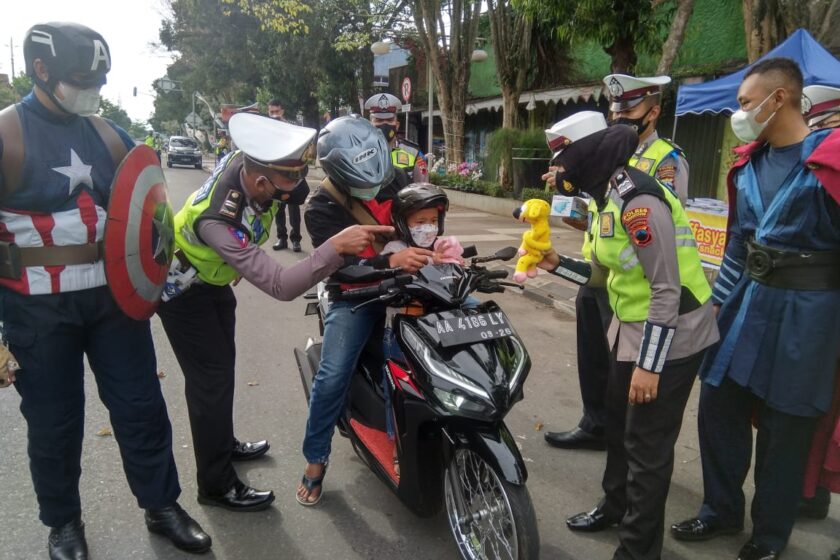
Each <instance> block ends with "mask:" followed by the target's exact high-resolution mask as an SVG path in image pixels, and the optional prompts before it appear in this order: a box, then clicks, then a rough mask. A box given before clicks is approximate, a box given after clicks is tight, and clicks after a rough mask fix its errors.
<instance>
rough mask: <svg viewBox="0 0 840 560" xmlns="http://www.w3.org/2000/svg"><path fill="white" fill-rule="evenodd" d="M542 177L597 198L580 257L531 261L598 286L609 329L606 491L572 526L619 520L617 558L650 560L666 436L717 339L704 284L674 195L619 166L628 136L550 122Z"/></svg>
mask: <svg viewBox="0 0 840 560" xmlns="http://www.w3.org/2000/svg"><path fill="white" fill-rule="evenodd" d="M553 130H555V131H556V132H557V133H558V135H560V136H562V137H563V138H564V140H563V141H562V142H561V143H560V144H558V145H556V147H555V154H554V159H553V162H552V163H553V166H554V168H555V171H554V173H552V176H551V177H550V178H549V180H548V182H549V184H552V185H554V186H555V187H556V188H557V190H558V192H560V193H562V194H566V195H576V194H579V193H580V192H585V193H587V194H588V195H589V196H591V197H592V199H593V200H594V203H595V207H594V209H595V212H594V213H593V215H592V219H591V224H590V226H589V230H588V235H589V236H590V239H591V246H592V254H591V260H590V261H580V260H576V259H571V258H567V257H563V256H560V255H558V254H557V253H555V252H553V251H551V252H549V254H547V255H546V257H545V259H544V260H543V262H542V263H540V267H542V268H545V269H547V270H549V271H551V272H552V273H553V274H556V275H558V276H561V277H563V278H565V279H568V280H570V281H572V282H575V283H577V284H579V285H587V286H604V285H606V286H607V290H608V294H609V301H610V307H611V308H612V310H613V312H614V314H615V317H614V319H613V321H612V324H611V326H610V330H609V336H608V340H609V347H610V349H611V351H612V361H613V363H612V367H611V370H610V376H609V380H608V389H607V425H606V436H607V465H606V469H605V471H604V477H603V490H604V497H603V499H602V500H601V501H600V503H599V504H598V505H597V506H596V507H595V508H594V509H593V510H591V511H589V512H586V513H580V514H577V515H575V516H573V517H570V518H569V519H568V520H567V521H566V524H567V526H568V527H569V528H570V529H571V530H573V531H584V532H593V531H600V530H603V529H606V528H608V527H610V526H612V525H616V524H620V528H619V532H618V534H619V540H620V544H619V547H618V549H617V550H616V553H615V556H614V557H613V558H616V559H631V558H632V559H634V560H646V559H650V560H658V559H659V558H660V555H661V551H662V539H663V527H664V524H663V517H664V513H665V499H666V496H667V494H668V487H669V485H670V478H671V472H672V470H673V461H674V457H673V453H674V443H675V442H676V440H677V436H678V435H679V432H680V426H681V423H682V417H683V411H684V409H685V405H686V402H687V400H688V397H689V394H690V393H691V388H692V386H693V384H694V379H695V377H696V374H697V370H698V369H699V367H700V362H701V360H702V357H703V353H704V351H705V349H706V348H707V347H709V346H710V345H712V344H714V343H715V342H716V341H717V339H718V332H717V326H716V323H715V318H714V314H713V311H712V305H711V300H710V297H711V288H710V287H709V284H708V282H707V281H706V277H705V275H704V274H703V270H702V267H701V264H700V256H699V254H698V252H697V247H696V244H695V241H694V236H693V234H692V231H691V227H690V226H689V222H688V218H687V217H686V214H685V211H684V210H683V208H682V205H681V204H680V201H679V199H678V198H677V197H676V196H675V195H674V194H673V193H672V192H671V190H670V189H668V188H667V187H665V186H664V185H662V184H661V183H659V182H658V181H656V180H655V179H653V178H652V177H651V176H650V175H648V174H646V173H643V172H642V171H640V170H638V169H635V168H633V167H630V166H628V165H627V161H628V160H629V158H630V157H631V156H632V155H633V153H634V151H635V149H636V146H637V143H638V136H637V134H636V132H635V131H634V130H633V129H632V128H630V127H628V126H624V125H615V126H611V127H607V124H606V121H605V119H604V117H603V115H602V114H601V113H597V112H593V111H585V112H582V113H578V114H575V115H573V116H571V117H569V118H567V119H564V120H563V121H561V123H559V125H557V126H555V127H553Z"/></svg>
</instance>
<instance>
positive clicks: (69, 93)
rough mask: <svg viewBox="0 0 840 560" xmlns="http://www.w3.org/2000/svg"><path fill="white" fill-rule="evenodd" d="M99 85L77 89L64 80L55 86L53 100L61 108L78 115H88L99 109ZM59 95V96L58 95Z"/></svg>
mask: <svg viewBox="0 0 840 560" xmlns="http://www.w3.org/2000/svg"><path fill="white" fill-rule="evenodd" d="M100 89H102V88H101V86H98V87H94V88H89V89H79V88H77V87H75V86H71V85H70V84H66V83H64V82H58V85H57V86H56V88H55V93H56V94H57V95H55V100H56V101H57V102H58V104H59V105H60V106H61V108H62V109H64V110H65V111H67V112H68V113H73V114H74V115H79V116H80V117H90V116H91V115H95V114H96V112H97V111H98V110H99V90H100ZM59 96H60V97H59Z"/></svg>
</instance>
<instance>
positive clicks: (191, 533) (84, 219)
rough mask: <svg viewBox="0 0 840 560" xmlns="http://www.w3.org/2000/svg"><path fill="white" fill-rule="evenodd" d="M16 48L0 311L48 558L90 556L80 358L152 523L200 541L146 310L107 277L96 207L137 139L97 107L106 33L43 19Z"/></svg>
mask: <svg viewBox="0 0 840 560" xmlns="http://www.w3.org/2000/svg"><path fill="white" fill-rule="evenodd" d="M24 57H25V59H26V71H27V74H28V75H29V76H30V77H31V78H32V80H33V83H34V87H33V91H32V92H31V93H30V94H29V95H27V96H26V97H25V98H24V99H23V101H21V103H19V104H17V105H14V106H12V107H9V108H7V109H5V110H4V111H2V112H0V141H2V147H1V148H0V149H2V177H0V320H2V322H3V335H4V338H5V340H6V342H7V343H8V345H9V349H10V350H11V351H12V353H13V354H14V356H15V358H16V360H17V362H18V364H19V366H20V369H19V370H18V371H17V374H16V376H15V377H16V379H14V385H15V388H16V389H17V391H18V393H19V394H20V397H21V404H20V410H21V413H22V414H23V416H24V418H25V419H26V422H27V426H28V440H29V446H28V450H29V458H30V470H31V475H32V481H33V484H34V487H35V493H36V495H37V497H38V504H39V508H40V519H41V521H42V522H43V523H44V524H45V525H47V526H49V527H50V528H51V529H50V535H49V540H48V546H49V557H50V558H51V559H58V560H64V559H73V560H83V559H86V558H88V550H87V543H86V541H85V535H84V523H83V522H82V519H81V499H80V495H79V478H80V476H81V467H80V459H81V452H82V434H83V427H84V399H85V397H84V380H83V376H84V363H83V358H84V356H87V358H88V361H89V363H90V367H91V370H92V371H93V373H94V376H95V378H96V382H97V386H98V391H99V395H100V398H101V399H102V401H103V403H104V404H105V406H106V407H107V408H108V410H109V412H110V419H111V424H112V427H113V432H114V436H115V438H116V440H117V443H118V444H119V447H120V454H121V456H122V460H123V466H124V470H125V473H126V478H127V479H128V483H129V487H130V488H131V491H132V493H133V494H134V495H135V497H136V499H137V503H138V505H139V506H140V507H141V508H143V509H145V510H146V513H145V520H146V525H147V527H148V529H149V531H152V532H154V533H158V534H161V535H163V536H165V537H167V538H168V539H170V540H171V541H172V542H173V544H174V545H175V546H177V547H178V548H181V549H183V550H186V551H189V552H204V551H206V550H208V549H209V548H210V546H211V539H210V537H209V536H208V535H207V534H206V533H204V531H203V530H202V529H201V527H199V525H198V524H197V523H196V522H195V521H194V520H193V519H192V518H191V517H190V516H189V515H188V514H187V513H186V512H185V511H184V510H183V509H181V507H180V506H179V505H178V503H177V499H178V496H179V494H180V486H179V484H178V473H177V470H176V467H175V461H174V458H173V455H172V429H171V426H170V423H169V418H168V416H167V412H166V404H165V402H164V400H163V395H162V394H161V389H160V383H159V381H158V379H157V375H156V362H155V352H154V347H153V345H152V337H151V331H150V327H149V322H148V321H135V320H134V319H131V318H129V317H128V316H127V315H125V314H124V313H123V312H122V311H121V310H120V309H119V307H118V306H117V304H116V302H115V301H114V298H113V296H112V295H111V293H110V292H109V289H108V286H107V285H106V278H105V271H104V264H103V260H102V239H103V233H104V229H105V222H106V211H105V208H107V207H108V201H109V196H110V189H111V184H112V181H113V178H114V174H115V172H116V169H117V167H118V165H119V163H120V162H121V161H122V159H123V158H124V157H125V155H126V154H127V153H128V150H129V149H130V148H132V147H133V146H134V143H133V142H132V140H131V139H130V138H129V136H128V135H127V133H126V132H125V131H124V130H122V129H120V128H119V127H117V126H115V125H114V124H113V123H111V122H110V121H106V120H104V119H102V118H99V117H96V116H94V115H95V113H96V111H97V109H98V107H99V90H100V88H101V87H102V85H103V84H104V83H105V75H106V73H107V72H108V70H110V67H111V59H110V51H109V49H108V45H107V43H106V42H105V39H104V38H103V37H102V36H101V35H100V34H99V33H96V32H95V31H93V30H91V29H89V28H87V27H84V26H82V25H78V24H73V23H47V24H39V25H35V26H33V27H32V28H31V29H30V30H29V31H28V32H27V34H26V38H25V40H24Z"/></svg>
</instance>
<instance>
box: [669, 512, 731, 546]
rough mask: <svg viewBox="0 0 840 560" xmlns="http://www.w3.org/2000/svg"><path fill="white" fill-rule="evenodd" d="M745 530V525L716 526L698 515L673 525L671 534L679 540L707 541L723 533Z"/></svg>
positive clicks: (729, 533) (728, 533)
mask: <svg viewBox="0 0 840 560" xmlns="http://www.w3.org/2000/svg"><path fill="white" fill-rule="evenodd" d="M743 530H744V528H743V527H716V526H714V525H712V524H709V523H707V522H705V521H703V520H702V519H698V518H696V517H692V518H691V519H686V520H685V521H680V522H679V523H674V524H673V525H671V534H672V535H674V538H675V539H677V540H678V541H707V540H709V539H713V538H715V537H720V536H723V535H736V534H738V533H740V532H741V531H743Z"/></svg>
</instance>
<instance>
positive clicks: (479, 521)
mask: <svg viewBox="0 0 840 560" xmlns="http://www.w3.org/2000/svg"><path fill="white" fill-rule="evenodd" d="M452 461H454V462H455V469H454V470H455V472H456V473H457V476H458V478H459V480H458V481H457V482H458V483H457V484H455V483H454V482H453V480H452V474H451V473H452V469H447V470H446V475H445V481H444V493H445V501H446V517H447V519H448V521H449V527H450V529H452V535H453V536H454V537H455V542H456V543H457V544H458V549H459V551H460V553H461V557H462V558H464V560H537V558H539V550H540V537H539V533H538V531H537V516H536V514H535V513H534V505H533V504H532V503H531V496H530V495H529V494H528V489H527V488H526V487H525V486H516V485H513V484H510V483H509V482H507V481H505V480H504V479H502V478H500V477H499V476H498V474H497V473H496V472H495V471H494V470H493V468H492V467H491V466H490V465H489V464H488V463H487V462H486V461H485V460H484V459H482V458H481V456H480V455H478V454H477V453H475V452H473V451H471V450H469V449H458V450H456V451H455V455H454V456H453V457H452ZM456 488H458V489H460V492H461V498H462V499H463V503H464V504H465V507H466V510H467V515H466V516H465V517H466V518H467V519H466V520H465V523H461V522H460V520H459V517H458V510H457V507H456V505H455V499H456V496H455V492H456ZM467 529H468V531H467Z"/></svg>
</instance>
